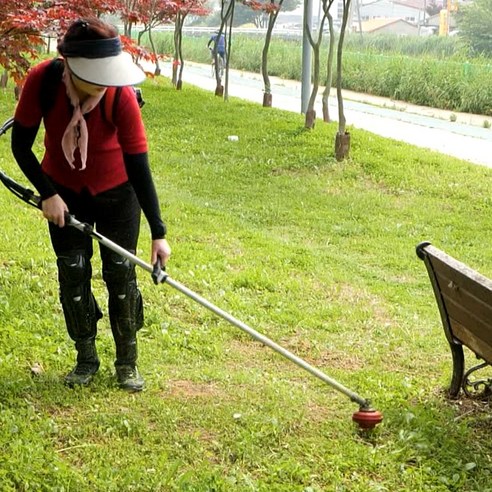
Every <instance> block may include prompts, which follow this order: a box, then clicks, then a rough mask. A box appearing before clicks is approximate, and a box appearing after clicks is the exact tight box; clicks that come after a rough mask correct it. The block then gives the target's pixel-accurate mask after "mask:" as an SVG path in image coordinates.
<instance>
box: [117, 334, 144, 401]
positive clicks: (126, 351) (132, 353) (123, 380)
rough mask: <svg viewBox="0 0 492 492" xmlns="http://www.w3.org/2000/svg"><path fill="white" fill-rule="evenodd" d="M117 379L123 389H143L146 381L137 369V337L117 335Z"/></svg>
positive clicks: (132, 390) (131, 390)
mask: <svg viewBox="0 0 492 492" xmlns="http://www.w3.org/2000/svg"><path fill="white" fill-rule="evenodd" d="M115 342H116V362H115V363H114V367H115V369H116V379H117V381H118V384H119V386H120V388H121V389H124V390H126V391H130V392H136V391H142V390H143V389H144V386H145V381H144V380H143V378H142V376H140V373H139V372H138V369H137V339H136V338H133V339H126V340H125V339H123V338H120V337H118V336H115Z"/></svg>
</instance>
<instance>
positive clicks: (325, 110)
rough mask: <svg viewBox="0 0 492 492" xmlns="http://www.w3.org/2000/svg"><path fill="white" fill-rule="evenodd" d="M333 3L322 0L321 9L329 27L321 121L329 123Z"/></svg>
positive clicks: (333, 52)
mask: <svg viewBox="0 0 492 492" xmlns="http://www.w3.org/2000/svg"><path fill="white" fill-rule="evenodd" d="M332 5H333V0H330V1H328V0H322V7H323V11H324V12H325V13H326V19H327V20H328V29H329V37H330V38H329V43H328V58H327V60H326V82H325V88H324V90H323V95H322V98H321V101H322V111H323V121H325V122H326V123H329V122H330V121H331V118H330V110H329V97H330V92H331V84H332V82H333V59H334V56H335V30H334V28H333V16H332V15H331V13H330V8H331V6H332Z"/></svg>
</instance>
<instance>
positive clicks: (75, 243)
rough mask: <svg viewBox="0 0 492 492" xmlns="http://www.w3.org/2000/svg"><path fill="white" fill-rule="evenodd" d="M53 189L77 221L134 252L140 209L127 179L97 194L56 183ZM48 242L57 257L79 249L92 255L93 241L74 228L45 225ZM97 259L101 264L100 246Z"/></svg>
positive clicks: (105, 252) (103, 257)
mask: <svg viewBox="0 0 492 492" xmlns="http://www.w3.org/2000/svg"><path fill="white" fill-rule="evenodd" d="M55 186H56V189H57V191H58V193H59V195H60V196H61V197H62V199H63V200H64V201H65V203H66V204H67V206H68V210H69V213H70V214H72V215H73V216H75V218H76V219H77V220H79V221H81V222H86V223H88V224H90V225H91V226H95V228H96V230H97V232H99V234H102V235H103V236H105V237H107V238H108V239H110V240H111V241H113V242H115V243H117V244H119V245H120V246H121V247H123V248H125V249H128V250H129V251H132V252H135V251H136V249H137V242H138V235H139V231H140V216H141V210H140V205H139V203H138V200H137V197H136V195H135V191H134V190H133V187H132V186H131V184H130V183H129V182H127V183H124V184H122V185H120V186H117V187H116V188H113V189H111V190H108V191H105V192H103V193H100V194H98V195H95V196H93V195H91V194H90V193H89V192H88V191H86V190H83V191H82V192H81V193H75V192H73V191H71V190H69V189H67V188H64V187H62V186H60V185H56V184H55ZM49 230H50V236H51V244H52V245H53V249H54V251H55V254H56V256H57V257H59V256H63V255H65V256H68V255H70V253H73V252H83V253H84V254H85V256H86V258H88V259H90V258H92V255H93V240H92V238H90V237H89V236H87V235H86V234H84V233H83V232H81V231H79V230H77V229H75V228H74V227H68V226H65V227H61V228H60V227H58V226H57V225H55V224H52V223H50V224H49ZM100 250H101V260H102V262H103V264H104V263H105V261H106V259H107V256H108V250H107V248H106V247H104V246H100Z"/></svg>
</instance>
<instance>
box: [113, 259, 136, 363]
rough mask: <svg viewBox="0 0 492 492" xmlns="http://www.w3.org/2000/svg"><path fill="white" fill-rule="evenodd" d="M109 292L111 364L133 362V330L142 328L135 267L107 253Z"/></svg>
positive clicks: (134, 357) (134, 353) (134, 350)
mask: <svg viewBox="0 0 492 492" xmlns="http://www.w3.org/2000/svg"><path fill="white" fill-rule="evenodd" d="M103 278H104V281H105V282H106V285H107V287H108V293H109V319H110V323H111V330H112V332H113V337H114V340H115V343H116V362H115V365H117V366H118V365H132V366H134V365H135V364H136V362H137V338H136V334H137V331H138V330H139V329H140V328H141V327H142V325H143V303H142V295H141V294H140V291H139V290H138V287H137V280H136V275H135V266H134V265H133V264H131V263H130V262H129V261H128V260H127V259H125V258H123V257H122V256H120V255H118V254H116V253H111V254H109V255H108V260H107V261H106V262H105V264H104V267H103Z"/></svg>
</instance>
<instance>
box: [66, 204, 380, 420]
mask: <svg viewBox="0 0 492 492" xmlns="http://www.w3.org/2000/svg"><path fill="white" fill-rule="evenodd" d="M66 220H67V225H69V226H72V227H75V228H76V229H78V230H80V231H81V232H83V233H84V234H87V235H89V236H91V237H92V238H94V239H95V240H96V241H98V242H99V243H101V244H102V245H103V246H106V247H107V248H109V249H111V250H112V251H114V252H115V253H118V254H119V255H121V256H123V257H124V258H126V259H127V260H128V261H130V262H132V263H133V264H135V265H138V266H139V267H141V268H143V269H144V270H146V271H147V272H149V273H151V274H152V278H153V280H154V282H155V283H156V284H159V283H163V282H165V283H167V284H169V285H170V286H171V287H173V288H175V289H176V290H178V291H180V292H181V293H183V294H184V295H186V296H188V297H189V298H191V299H193V300H194V301H196V302H197V303H199V304H201V305H202V306H203V307H205V308H207V309H209V310H210V311H212V312H213V313H215V314H216V315H218V316H220V317H221V318H223V319H225V320H226V321H228V322H229V323H231V324H232V325H234V326H236V327H237V328H239V329H241V330H243V331H244V332H246V333H248V334H249V335H250V336H252V337H253V338H254V339H256V340H258V341H259V342H261V343H262V344H263V345H266V346H267V347H270V348H271V349H272V350H274V351H275V352H277V353H279V354H280V355H282V356H284V357H285V358H286V359H288V360H290V361H291V362H293V363H294V364H296V365H297V366H299V367H301V368H302V369H304V370H305V371H307V372H309V373H311V374H312V375H313V376H315V377H317V378H318V379H320V380H321V381H323V382H324V383H326V384H328V385H330V386H331V387H333V388H334V389H335V390H337V391H339V392H340V393H343V394H344V395H346V396H348V397H349V398H350V400H352V401H353V402H355V403H358V404H359V405H360V408H359V411H358V412H355V413H354V414H353V416H352V419H353V421H354V422H356V423H357V424H359V426H360V427H362V428H364V429H371V428H373V427H375V426H376V425H377V424H379V423H380V422H381V421H382V420H383V417H382V415H381V413H380V412H378V411H376V410H374V409H372V408H371V403H370V400H367V399H365V398H363V397H361V396H359V395H358V394H357V393H354V392H353V391H351V390H350V389H348V388H346V387H345V386H343V385H342V384H340V383H339V382H338V381H336V380H334V379H333V378H330V377H329V376H327V375H326V374H325V373H324V372H322V371H320V370H319V369H317V368H316V367H314V366H312V365H311V364H309V363H308V362H306V361H305V360H303V359H301V358H300V357H298V356H297V355H295V354H293V353H292V352H290V351H289V350H287V349H285V348H284V347H281V346H280V345H278V344H277V343H275V342H274V341H273V340H270V339H269V338H268V337H266V336H265V335H262V334H261V333H259V332H257V331H256V330H254V329H253V328H251V327H250V326H248V325H247V324H246V323H243V322H242V321H240V320H239V319H237V318H235V317H234V316H232V315H230V314H229V313H227V312H226V311H224V310H222V309H220V308H219V307H217V306H215V305H214V304H212V303H211V302H210V301H208V300H207V299H205V298H203V297H202V296H200V295H199V294H197V293H196V292H193V291H192V290H190V289H189V288H188V287H185V286H184V285H183V284H181V283H179V282H177V281H176V280H173V279H172V278H171V277H169V275H168V274H167V273H166V272H165V271H164V270H162V269H161V267H160V264H159V263H157V264H156V265H155V266H152V265H150V264H149V263H146V262H145V261H143V260H142V259H140V258H139V257H138V256H135V255H134V254H132V253H130V252H129V251H128V250H126V249H124V248H122V247H121V246H119V245H118V244H116V243H114V242H113V241H111V240H110V239H108V238H106V237H104V236H102V235H101V234H99V233H98V232H96V231H95V230H94V228H93V227H92V226H91V225H89V224H86V223H83V222H79V221H78V220H77V219H75V218H74V217H73V216H72V215H69V214H67V215H66Z"/></svg>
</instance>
